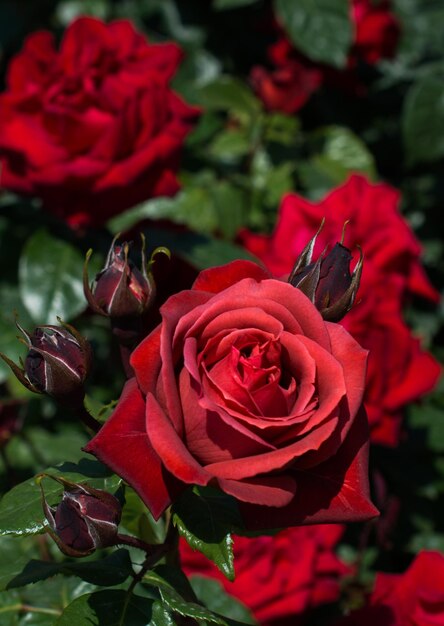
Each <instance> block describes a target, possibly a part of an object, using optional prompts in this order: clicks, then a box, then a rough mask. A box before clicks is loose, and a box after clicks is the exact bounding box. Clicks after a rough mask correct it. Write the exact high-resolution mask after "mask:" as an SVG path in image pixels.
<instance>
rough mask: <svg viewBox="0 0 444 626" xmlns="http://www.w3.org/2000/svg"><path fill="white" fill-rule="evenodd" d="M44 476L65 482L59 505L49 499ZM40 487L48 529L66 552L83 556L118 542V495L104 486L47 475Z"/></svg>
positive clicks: (74, 555) (42, 476)
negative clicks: (93, 486) (99, 487)
mask: <svg viewBox="0 0 444 626" xmlns="http://www.w3.org/2000/svg"><path fill="white" fill-rule="evenodd" d="M45 476H46V477H47V478H52V479H53V480H55V481H57V482H59V483H60V484H61V485H63V488H64V491H63V497H62V500H61V502H60V503H59V504H58V505H57V506H56V507H53V506H49V504H48V502H47V501H46V498H45V494H44V491H43V487H42V479H43V478H44V477H45ZM40 488H41V491H42V504H43V511H44V513H45V517H46V519H47V521H48V524H49V529H48V532H49V534H50V535H51V537H52V538H53V539H54V541H55V542H56V543H57V545H58V547H59V548H60V550H61V551H62V552H63V553H64V554H66V555H67V556H72V557H83V556H88V555H89V554H91V553H92V552H94V550H96V549H97V548H107V547H110V546H113V545H115V544H116V542H117V536H118V533H117V528H118V525H119V522H120V518H121V515H122V508H121V505H120V502H119V501H118V500H117V498H115V497H114V496H112V495H111V494H110V493H107V492H106V491H102V490H101V489H93V488H92V487H89V486H88V485H85V484H78V483H72V482H70V481H68V480H66V479H64V478H60V477H58V476H51V475H48V474H43V475H41V476H40Z"/></svg>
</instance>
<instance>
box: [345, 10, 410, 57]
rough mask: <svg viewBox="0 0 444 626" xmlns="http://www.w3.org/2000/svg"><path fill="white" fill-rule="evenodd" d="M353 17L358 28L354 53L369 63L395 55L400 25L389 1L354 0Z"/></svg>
mask: <svg viewBox="0 0 444 626" xmlns="http://www.w3.org/2000/svg"><path fill="white" fill-rule="evenodd" d="M352 17H353V22H354V24H355V29H356V31H355V41H354V45H353V51H352V55H356V57H358V58H360V59H363V60H364V61H366V63H368V64H369V65H373V64H374V63H377V62H378V61H379V60H380V59H389V58H392V57H393V56H394V55H395V52H396V48H397V45H398V41H399V36H400V27H399V23H398V21H397V19H396V18H395V16H394V15H393V13H391V12H390V3H389V2H387V1H383V2H379V3H378V4H375V3H373V2H372V1H371V0H352Z"/></svg>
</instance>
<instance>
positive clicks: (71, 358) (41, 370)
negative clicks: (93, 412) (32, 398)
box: [0, 324, 91, 404]
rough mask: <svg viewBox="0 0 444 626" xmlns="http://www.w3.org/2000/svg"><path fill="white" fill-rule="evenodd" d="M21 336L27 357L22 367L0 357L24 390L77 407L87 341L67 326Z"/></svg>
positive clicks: (88, 358)
mask: <svg viewBox="0 0 444 626" xmlns="http://www.w3.org/2000/svg"><path fill="white" fill-rule="evenodd" d="M17 326H18V328H19V329H20V330H21V332H22V333H23V334H24V336H25V338H26V341H25V343H26V344H27V346H28V349H29V351H28V354H27V356H26V358H25V362H24V364H23V363H21V365H22V367H19V366H18V365H16V364H15V363H13V362H12V361H11V360H10V359H8V357H6V356H5V355H4V354H1V353H0V356H1V358H2V359H3V360H4V361H6V363H7V364H8V365H9V366H10V367H11V369H12V371H13V372H14V374H15V375H16V376H17V378H18V379H19V380H20V382H22V383H23V384H24V385H25V387H27V388H28V389H29V390H30V391H33V392H35V393H46V394H48V395H50V396H52V397H53V398H55V399H57V400H58V401H60V402H63V403H65V404H67V403H69V404H80V403H81V402H82V401H83V398H84V396H85V391H84V381H85V378H86V376H87V375H88V372H89V369H90V366H91V349H90V347H89V344H88V343H87V341H86V340H85V339H84V338H83V337H82V336H81V335H80V334H79V333H78V332H77V331H76V330H75V329H74V328H73V327H72V326H69V325H68V324H63V326H37V328H36V329H35V330H34V332H33V333H32V334H30V333H28V332H27V331H26V330H24V329H23V328H22V327H21V326H20V325H19V324H17Z"/></svg>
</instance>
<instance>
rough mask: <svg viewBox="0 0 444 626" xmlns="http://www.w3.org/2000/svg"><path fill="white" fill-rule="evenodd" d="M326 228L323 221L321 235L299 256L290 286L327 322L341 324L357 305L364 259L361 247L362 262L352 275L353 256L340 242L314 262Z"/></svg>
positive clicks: (314, 238)
mask: <svg viewBox="0 0 444 626" xmlns="http://www.w3.org/2000/svg"><path fill="white" fill-rule="evenodd" d="M323 224H324V220H323V221H322V223H321V226H320V228H319V230H318V232H317V233H316V234H315V235H314V237H313V238H312V239H311V240H310V241H309V242H308V244H307V245H306V247H305V248H304V250H303V251H302V253H301V254H300V255H299V257H298V259H297V260H296V263H295V266H294V268H293V270H292V272H291V274H290V277H289V279H288V282H289V283H290V284H291V285H293V286H294V287H297V288H298V289H300V290H301V291H302V292H303V293H305V295H306V296H307V297H308V298H310V300H311V301H312V302H313V304H314V305H315V306H316V308H317V309H318V311H320V313H321V315H322V317H323V319H324V320H327V321H330V322H339V321H340V320H341V319H342V318H343V317H344V315H345V314H346V313H347V312H348V311H349V310H350V309H351V307H352V306H353V303H354V301H355V298H356V293H357V291H358V288H359V283H360V280H361V274H362V267H363V260H364V257H363V253H362V250H361V248H360V247H359V246H358V249H359V253H360V258H359V261H358V263H357V264H356V267H355V269H354V270H353V272H352V273H350V262H351V260H352V255H351V252H350V250H349V249H348V248H346V247H345V246H344V245H343V243H342V240H341V242H338V243H336V244H335V245H334V246H333V248H332V250H331V251H330V252H329V253H328V254H326V253H325V250H324V251H323V252H322V253H321V255H320V256H319V258H318V259H317V261H316V262H312V260H311V259H312V255H313V249H314V246H315V243H316V238H317V236H318V235H319V233H320V231H321V228H322V226H323Z"/></svg>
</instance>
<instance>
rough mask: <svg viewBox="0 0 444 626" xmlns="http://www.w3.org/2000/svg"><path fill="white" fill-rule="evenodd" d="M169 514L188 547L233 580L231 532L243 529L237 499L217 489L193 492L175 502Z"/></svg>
mask: <svg viewBox="0 0 444 626" xmlns="http://www.w3.org/2000/svg"><path fill="white" fill-rule="evenodd" d="M172 511H173V522H174V524H175V526H177V529H178V531H179V533H180V534H181V535H182V537H184V538H185V539H186V541H187V542H188V543H189V545H190V546H191V547H192V548H193V549H194V550H199V552H202V554H204V555H205V556H206V557H208V558H209V559H211V560H212V561H213V563H215V565H216V566H217V567H218V568H219V569H220V571H221V572H222V573H223V574H224V575H225V576H226V577H227V578H228V579H229V580H234V557H233V545H232V544H233V541H232V538H231V532H232V531H233V529H234V528H236V527H240V526H242V520H241V517H240V514H239V510H238V508H237V503H236V500H235V499H234V498H231V497H230V496H227V495H226V494H224V493H222V492H220V491H218V490H216V489H211V488H206V489H199V490H198V489H195V490H194V491H187V492H186V493H185V494H184V495H183V496H182V497H181V498H180V499H179V500H177V501H176V502H175V503H174V505H173V509H172Z"/></svg>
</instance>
